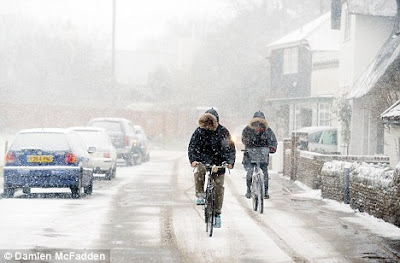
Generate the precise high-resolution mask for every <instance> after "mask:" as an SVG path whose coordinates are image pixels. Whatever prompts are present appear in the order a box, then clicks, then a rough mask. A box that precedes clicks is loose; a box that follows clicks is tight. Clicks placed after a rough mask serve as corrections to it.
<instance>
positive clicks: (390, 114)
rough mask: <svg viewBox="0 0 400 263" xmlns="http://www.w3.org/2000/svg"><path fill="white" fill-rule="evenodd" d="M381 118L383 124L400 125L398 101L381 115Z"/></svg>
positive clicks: (399, 101)
mask: <svg viewBox="0 0 400 263" xmlns="http://www.w3.org/2000/svg"><path fill="white" fill-rule="evenodd" d="M381 118H382V119H383V121H384V122H385V123H398V124H400V122H399V121H400V100H398V101H396V103H394V104H393V105H392V106H390V107H389V108H388V109H387V110H385V111H384V112H383V113H382V114H381Z"/></svg>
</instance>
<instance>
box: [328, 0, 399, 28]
mask: <svg viewBox="0 0 400 263" xmlns="http://www.w3.org/2000/svg"><path fill="white" fill-rule="evenodd" d="M331 1H332V2H331V28H332V29H340V19H341V16H342V1H341V0H331ZM396 1H400V0H396Z"/></svg>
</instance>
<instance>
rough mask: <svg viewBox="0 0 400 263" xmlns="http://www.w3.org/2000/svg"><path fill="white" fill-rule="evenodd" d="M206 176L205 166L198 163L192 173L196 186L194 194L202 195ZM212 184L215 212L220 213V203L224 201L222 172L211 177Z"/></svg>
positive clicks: (223, 177) (223, 176)
mask: <svg viewBox="0 0 400 263" xmlns="http://www.w3.org/2000/svg"><path fill="white" fill-rule="evenodd" d="M205 176H206V167H205V166H204V165H203V164H199V166H198V167H197V171H196V172H195V173H194V182H195V188H196V196H197V197H201V196H205V195H204V183H205ZM213 178H214V180H213V185H214V189H215V213H217V214H221V210H222V204H223V202H224V190H225V188H224V179H225V175H224V174H219V175H218V176H214V177H213Z"/></svg>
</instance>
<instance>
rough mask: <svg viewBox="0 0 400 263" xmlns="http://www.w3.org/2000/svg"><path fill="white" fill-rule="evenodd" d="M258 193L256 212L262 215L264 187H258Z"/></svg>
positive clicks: (260, 185)
mask: <svg viewBox="0 0 400 263" xmlns="http://www.w3.org/2000/svg"><path fill="white" fill-rule="evenodd" d="M258 188H259V191H258V211H259V212H260V214H262V213H264V189H263V188H264V187H263V186H262V184H259V185H258Z"/></svg>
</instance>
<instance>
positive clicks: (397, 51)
mask: <svg viewBox="0 0 400 263" xmlns="http://www.w3.org/2000/svg"><path fill="white" fill-rule="evenodd" d="M396 59H400V36H397V37H395V38H392V37H390V38H389V39H388V40H387V41H386V42H385V44H384V45H383V46H382V48H381V50H380V51H379V52H378V54H377V55H376V57H375V58H374V60H373V61H372V63H371V64H370V65H369V66H368V67H367V68H366V69H365V70H364V72H363V73H362V74H361V76H360V77H359V78H358V80H357V81H356V82H355V83H354V85H353V89H352V90H351V91H350V92H349V94H348V96H347V98H348V99H355V98H361V97H363V96H365V95H367V94H368V93H369V92H371V91H372V89H373V88H374V87H375V85H376V84H377V82H378V81H379V80H380V79H381V78H382V77H383V76H384V75H385V73H387V72H388V71H390V70H391V69H393V68H394V67H398V66H399V64H398V63H394V62H395V60H396Z"/></svg>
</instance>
